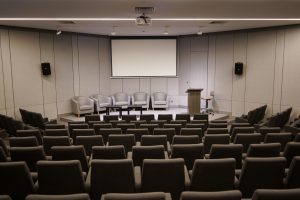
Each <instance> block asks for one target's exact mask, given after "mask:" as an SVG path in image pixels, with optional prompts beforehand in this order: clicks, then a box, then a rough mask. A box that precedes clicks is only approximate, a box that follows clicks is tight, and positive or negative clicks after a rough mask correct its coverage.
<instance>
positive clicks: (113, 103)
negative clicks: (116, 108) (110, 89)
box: [111, 96, 116, 105]
mask: <svg viewBox="0 0 300 200" xmlns="http://www.w3.org/2000/svg"><path fill="white" fill-rule="evenodd" d="M111 99H112V105H116V99H115V97H114V96H111Z"/></svg>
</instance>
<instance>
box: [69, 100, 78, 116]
mask: <svg viewBox="0 0 300 200" xmlns="http://www.w3.org/2000/svg"><path fill="white" fill-rule="evenodd" d="M71 107H72V111H73V113H75V114H78V113H79V103H78V101H76V100H75V99H73V98H72V99H71Z"/></svg>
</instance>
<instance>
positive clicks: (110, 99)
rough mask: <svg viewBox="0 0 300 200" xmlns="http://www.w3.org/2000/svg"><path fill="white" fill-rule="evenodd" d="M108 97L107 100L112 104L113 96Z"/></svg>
mask: <svg viewBox="0 0 300 200" xmlns="http://www.w3.org/2000/svg"><path fill="white" fill-rule="evenodd" d="M106 98H107V101H108V102H109V105H111V101H112V98H111V97H106Z"/></svg>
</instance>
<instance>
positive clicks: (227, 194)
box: [2, 189, 300, 200]
mask: <svg viewBox="0 0 300 200" xmlns="http://www.w3.org/2000/svg"><path fill="white" fill-rule="evenodd" d="M2 198H3V199H5V200H10V198H9V196H6V197H2ZM299 198H300V189H257V190H255V192H254V193H253V195H252V200H268V199H276V200H298V199H299ZM58 199H66V200H90V198H89V195H88V194H71V195H38V194H32V195H28V196H27V197H26V200H58ZM101 199H102V200H116V199H122V200H132V199H144V200H171V199H172V198H171V196H170V194H169V193H163V192H147V193H131V194H130V193H110V194H104V195H102V198H101ZM180 199H181V200H195V199H198V200H229V199H230V200H241V199H242V194H241V192H240V191H238V190H229V191H218V192H194V191H185V192H182V193H181V197H180Z"/></svg>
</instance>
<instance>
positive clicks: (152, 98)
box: [150, 95, 154, 108]
mask: <svg viewBox="0 0 300 200" xmlns="http://www.w3.org/2000/svg"><path fill="white" fill-rule="evenodd" d="M150 98H151V105H152V108H153V105H154V97H153V95H151V96H150Z"/></svg>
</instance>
